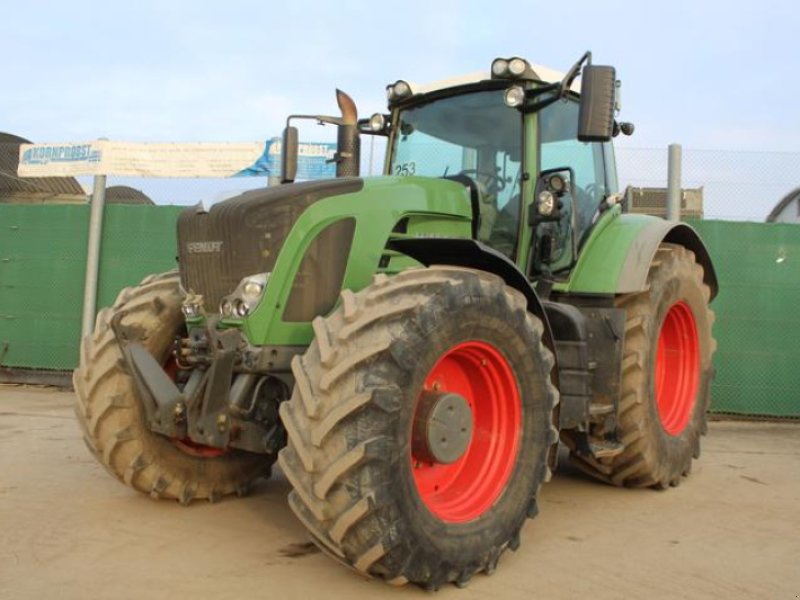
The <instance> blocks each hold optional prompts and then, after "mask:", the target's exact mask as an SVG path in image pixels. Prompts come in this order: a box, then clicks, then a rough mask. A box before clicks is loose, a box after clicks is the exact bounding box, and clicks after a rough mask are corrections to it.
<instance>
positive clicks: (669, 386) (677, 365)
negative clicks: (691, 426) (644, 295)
mask: <svg viewBox="0 0 800 600" xmlns="http://www.w3.org/2000/svg"><path fill="white" fill-rule="evenodd" d="M655 379H656V381H655V387H656V390H655V391H656V404H657V405H658V417H659V419H660V420H661V426H662V427H663V428H664V431H666V432H667V433H668V434H670V435H679V434H680V433H681V432H682V431H683V430H684V429H685V428H686V425H687V424H688V423H689V419H691V417H692V412H693V410H694V405H695V401H696V399H697V387H698V384H699V381H700V344H699V342H698V338H697V324H696V323H695V320H694V314H693V313H692V309H691V308H689V305H688V304H686V302H683V301H682V300H681V301H679V302H676V303H675V304H673V305H672V306H671V307H670V308H669V311H667V315H666V317H664V323H663V324H662V325H661V331H660V332H659V334H658V348H657V349H656V377H655Z"/></svg>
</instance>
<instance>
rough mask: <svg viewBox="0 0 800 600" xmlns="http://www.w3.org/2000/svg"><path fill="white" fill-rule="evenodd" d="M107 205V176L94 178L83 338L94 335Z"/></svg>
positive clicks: (87, 252) (84, 287)
mask: <svg viewBox="0 0 800 600" xmlns="http://www.w3.org/2000/svg"><path fill="white" fill-rule="evenodd" d="M105 203H106V176H105V175H95V176H94V189H93V190H92V202H91V212H90V216H89V244H88V246H87V250H86V278H85V280H84V286H83V318H82V319H81V337H83V336H86V335H89V334H90V333H92V329H93V328H94V315H95V310H96V308H97V279H98V277H97V276H98V271H99V270H100V240H101V239H102V237H103V209H104V207H105Z"/></svg>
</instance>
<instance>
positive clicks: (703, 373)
mask: <svg viewBox="0 0 800 600" xmlns="http://www.w3.org/2000/svg"><path fill="white" fill-rule="evenodd" d="M678 265H679V266H678V268H677V269H675V270H672V271H666V270H664V269H661V270H659V272H658V274H657V275H656V276H655V277H653V279H652V281H651V287H650V298H651V306H652V307H653V311H652V313H651V317H650V320H649V323H648V327H647V330H648V339H649V344H648V346H647V348H648V356H647V359H646V361H645V364H646V365H647V368H646V375H645V386H646V391H647V393H646V397H647V398H648V400H647V410H648V415H649V419H648V421H649V422H648V427H649V429H650V435H651V436H652V439H653V440H655V442H656V444H657V445H658V447H659V456H662V457H664V458H665V459H666V460H664V461H662V464H663V466H664V467H665V468H667V467H669V468H671V469H672V470H676V469H678V468H680V470H681V471H682V470H683V469H684V468H685V466H686V465H688V464H690V462H691V458H692V455H693V453H694V448H695V445H696V443H697V440H698V438H699V437H700V434H701V432H702V429H703V427H704V424H705V420H706V411H707V410H708V403H709V399H710V395H709V389H708V384H709V376H710V372H711V323H710V320H709V313H708V307H707V298H706V296H705V294H704V290H703V287H702V284H701V283H700V282H699V281H698V279H697V278H696V277H694V276H687V275H693V273H692V272H691V267H692V264H686V263H685V262H683V261H680V262H679V263H678ZM681 301H682V302H684V303H685V304H686V305H687V306H688V307H689V309H690V310H691V313H692V315H693V317H694V320H695V326H696V329H697V341H698V350H699V363H700V364H699V369H700V373H699V379H698V385H697V392H696V396H695V400H694V405H693V407H692V414H691V417H690V418H689V421H688V422H687V424H686V426H685V427H684V428H683V430H682V431H681V432H680V433H679V434H677V435H671V434H669V433H667V431H666V430H665V429H664V427H663V425H662V423H661V418H660V416H659V411H658V404H657V401H656V377H655V372H656V368H655V367H656V356H657V349H658V340H659V336H660V333H661V327H662V325H663V324H664V320H665V319H666V316H667V313H668V312H669V310H670V308H671V307H672V306H673V305H674V304H675V303H676V302H681ZM681 474H682V473H671V474H670V475H669V477H668V479H674V478H675V477H677V476H680V475H681Z"/></svg>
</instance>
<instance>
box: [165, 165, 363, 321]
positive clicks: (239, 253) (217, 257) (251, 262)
mask: <svg viewBox="0 0 800 600" xmlns="http://www.w3.org/2000/svg"><path fill="white" fill-rule="evenodd" d="M362 186H363V181H362V180H361V179H358V178H347V179H335V180H328V181H319V182H307V183H297V184H291V185H283V186H279V187H274V188H264V189H260V190H253V191H250V192H246V193H244V194H242V195H240V196H237V197H235V198H231V199H229V200H226V201H224V202H220V203H219V204H215V205H214V206H212V207H211V210H209V211H205V210H202V208H200V207H193V208H189V209H187V210H185V211H183V212H182V213H181V214H180V216H179V217H178V262H179V265H180V273H181V285H183V288H184V289H185V290H186V291H190V292H193V293H195V294H201V295H202V296H203V299H204V303H205V308H206V310H207V311H209V312H211V311H216V310H217V307H218V306H219V303H220V300H221V299H222V298H223V297H224V296H227V295H228V294H230V293H231V292H233V290H234V289H236V286H237V285H238V284H239V282H240V281H241V280H242V279H243V278H244V277H246V276H248V275H254V274H256V273H267V272H270V271H272V269H273V267H274V266H275V261H276V259H277V257H278V252H280V249H281V247H282V246H283V242H284V240H285V239H286V237H287V236H288V235H289V231H290V230H291V228H292V226H293V225H294V224H295V222H296V221H297V219H298V218H299V217H300V215H301V214H302V213H303V211H305V210H306V208H308V207H309V206H310V205H311V204H313V203H314V202H316V201H317V200H322V199H323V198H328V197H330V196H335V195H339V194H349V193H352V192H357V191H359V190H360V189H361V187H362Z"/></svg>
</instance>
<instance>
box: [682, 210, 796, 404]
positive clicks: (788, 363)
mask: <svg viewBox="0 0 800 600" xmlns="http://www.w3.org/2000/svg"><path fill="white" fill-rule="evenodd" d="M692 224H693V225H694V226H695V227H696V228H697V229H698V231H699V232H700V235H701V236H702V237H703V239H704V241H705V242H706V245H707V246H708V248H709V251H710V252H711V258H712V260H713V261H714V266H715V268H716V271H717V278H718V279H719V287H720V292H719V296H717V298H716V299H715V300H714V302H713V304H712V308H713V309H714V312H715V313H716V316H717V319H716V323H715V324H714V337H715V338H716V339H717V353H716V354H715V355H714V366H715V367H716V370H717V376H716V378H715V380H714V383H713V384H712V404H711V408H712V410H713V411H715V412H725V413H737V414H745V415H766V416H781V417H800V368H798V366H797V359H798V356H799V355H800V352H798V350H800V341H798V339H799V338H800V225H796V224H788V223H737V222H729V221H697V222H694V223H692Z"/></svg>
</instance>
